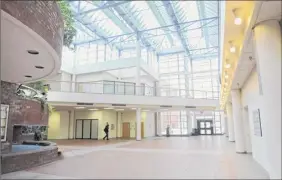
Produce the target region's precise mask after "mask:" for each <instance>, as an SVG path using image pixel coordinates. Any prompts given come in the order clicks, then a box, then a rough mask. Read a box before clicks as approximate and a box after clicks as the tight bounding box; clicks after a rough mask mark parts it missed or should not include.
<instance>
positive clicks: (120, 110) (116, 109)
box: [116, 109, 124, 111]
mask: <svg viewBox="0 0 282 180" xmlns="http://www.w3.org/2000/svg"><path fill="white" fill-rule="evenodd" d="M116 111H124V109H116Z"/></svg>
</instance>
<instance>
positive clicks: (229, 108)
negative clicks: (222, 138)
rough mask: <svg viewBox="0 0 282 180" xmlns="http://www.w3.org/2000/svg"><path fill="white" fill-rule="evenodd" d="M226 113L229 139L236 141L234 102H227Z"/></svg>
mask: <svg viewBox="0 0 282 180" xmlns="http://www.w3.org/2000/svg"><path fill="white" fill-rule="evenodd" d="M226 113H227V117H228V139H229V141H230V142H234V141H235V137H234V123H233V113H232V104H231V103H230V102H227V103H226Z"/></svg>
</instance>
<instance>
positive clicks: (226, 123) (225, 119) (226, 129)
mask: <svg viewBox="0 0 282 180" xmlns="http://www.w3.org/2000/svg"><path fill="white" fill-rule="evenodd" d="M223 118H224V129H225V130H224V132H225V136H226V137H228V136H229V132H228V118H227V114H226V112H224V116H223Z"/></svg>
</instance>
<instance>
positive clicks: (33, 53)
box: [27, 50, 39, 55]
mask: <svg viewBox="0 0 282 180" xmlns="http://www.w3.org/2000/svg"><path fill="white" fill-rule="evenodd" d="M27 52H28V53H29V54H32V55H37V54H39V52H38V51H35V50H27Z"/></svg>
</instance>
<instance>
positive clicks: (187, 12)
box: [173, 1, 199, 22]
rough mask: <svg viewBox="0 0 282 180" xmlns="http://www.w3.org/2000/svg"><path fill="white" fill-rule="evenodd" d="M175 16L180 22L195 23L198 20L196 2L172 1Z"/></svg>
mask: <svg viewBox="0 0 282 180" xmlns="http://www.w3.org/2000/svg"><path fill="white" fill-rule="evenodd" d="M173 4H174V9H175V10H176V14H177V15H178V16H179V20H180V21H181V22H187V21H195V20H198V19H199V13H198V8H197V3H196V1H173Z"/></svg>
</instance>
